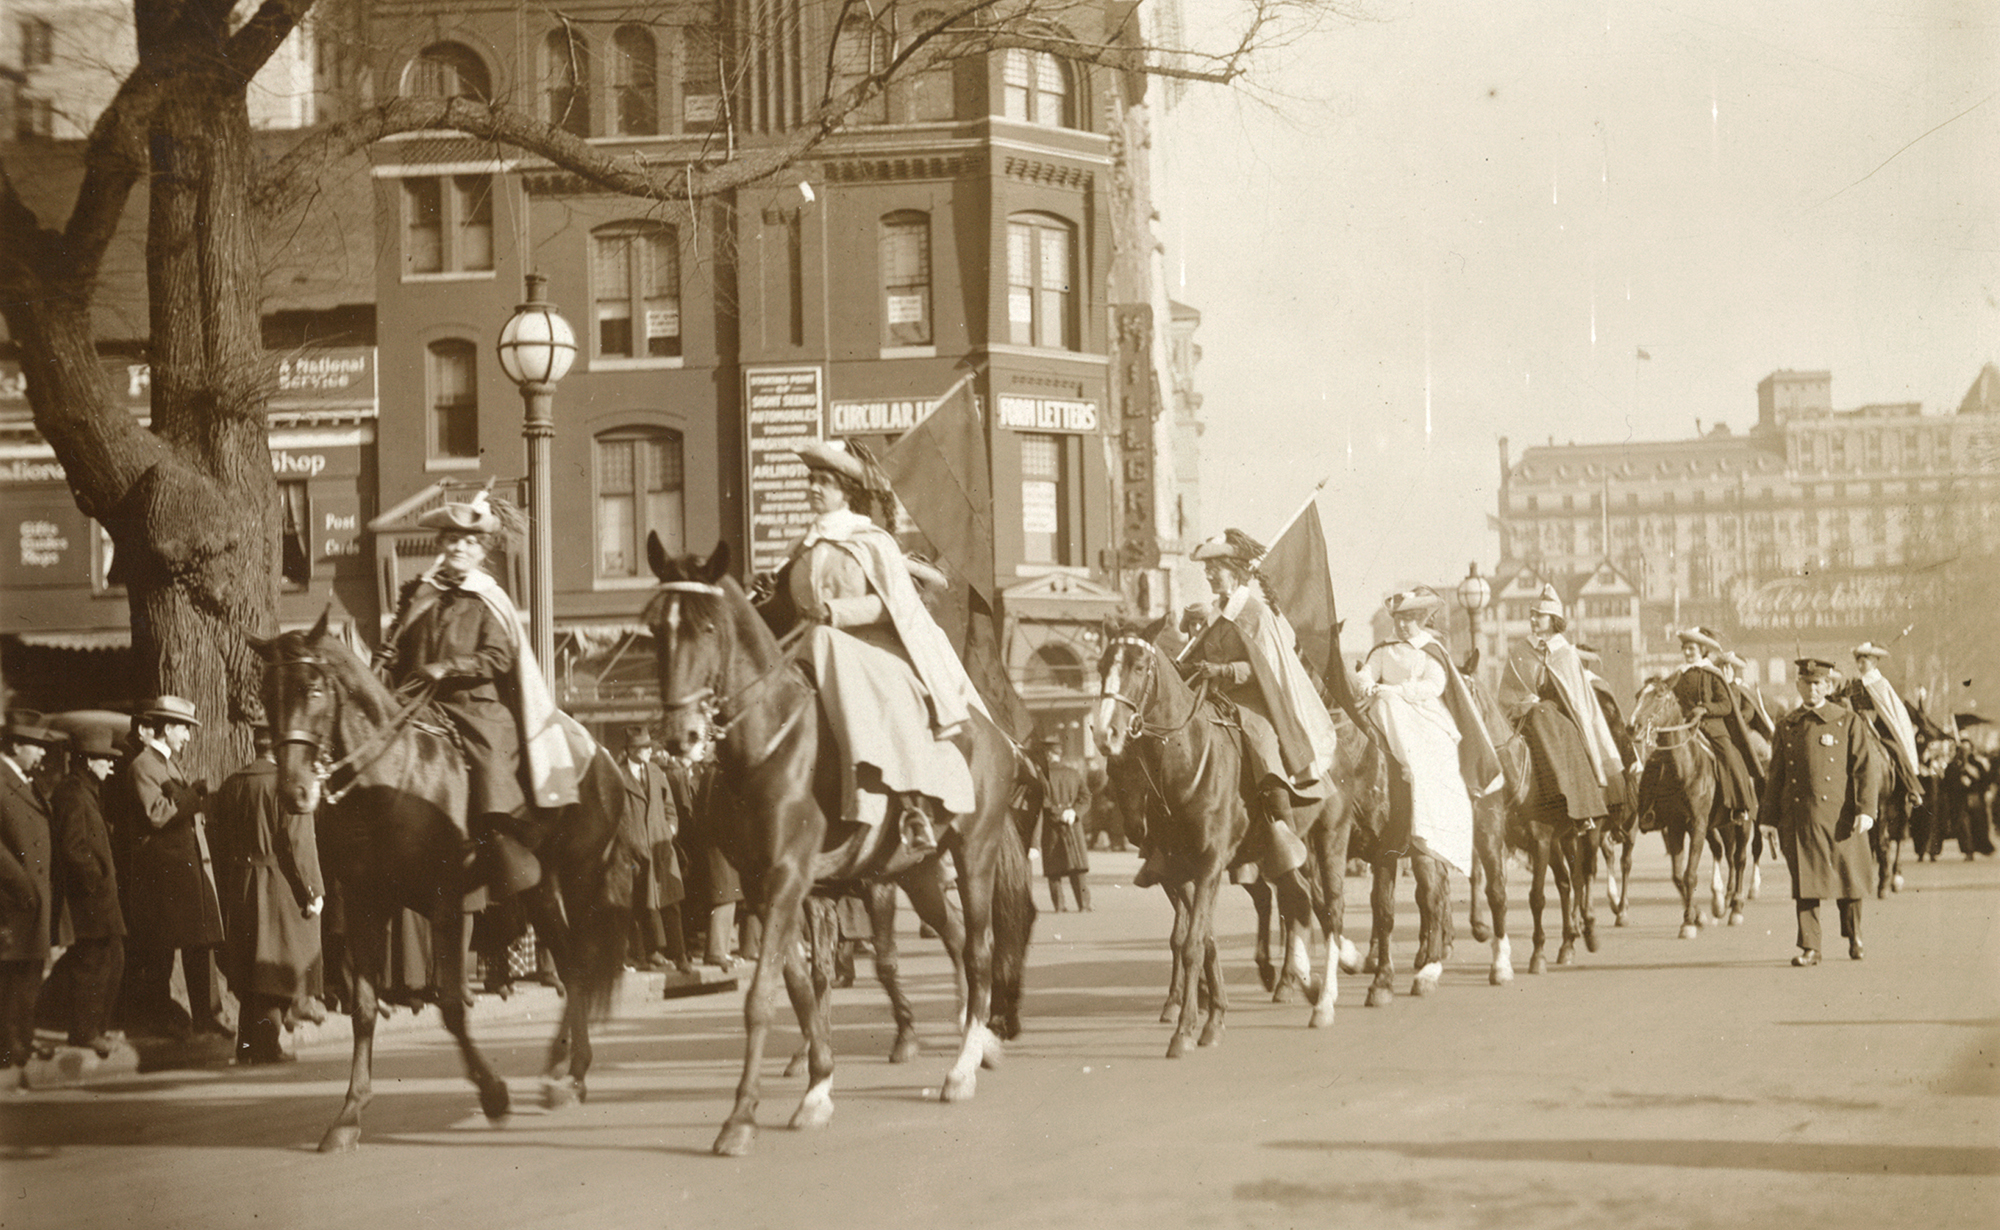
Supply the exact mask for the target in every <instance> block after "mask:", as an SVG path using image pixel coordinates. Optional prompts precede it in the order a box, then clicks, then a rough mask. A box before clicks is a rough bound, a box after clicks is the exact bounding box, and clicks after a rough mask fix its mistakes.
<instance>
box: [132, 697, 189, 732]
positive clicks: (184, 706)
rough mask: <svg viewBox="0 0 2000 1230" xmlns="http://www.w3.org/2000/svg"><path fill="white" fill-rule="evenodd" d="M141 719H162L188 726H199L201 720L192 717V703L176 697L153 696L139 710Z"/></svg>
mask: <svg viewBox="0 0 2000 1230" xmlns="http://www.w3.org/2000/svg"><path fill="white" fill-rule="evenodd" d="M139 716H140V717H141V718H164V719H165V720H167V721H169V722H182V723H185V724H187V725H189V726H199V725H201V719H200V718H198V717H196V716H195V715H194V702H193V701H191V700H183V699H182V698H180V697H178V696H155V697H154V698H153V699H151V700H149V701H147V702H146V704H145V706H144V707H143V708H141V709H140V710H139Z"/></svg>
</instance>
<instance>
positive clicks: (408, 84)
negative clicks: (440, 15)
mask: <svg viewBox="0 0 2000 1230" xmlns="http://www.w3.org/2000/svg"><path fill="white" fill-rule="evenodd" d="M403 94H404V96H405V97H412V98H472V99H477V100H478V101H480V102H486V101H488V100H490V99H491V98H492V97H493V78H492V76H491V75H490V74H488V73H487V71H486V61H484V60H482V59H480V58H479V53H478V52H476V51H474V50H473V49H472V48H470V47H467V46H466V45H465V44H464V43H432V44H431V45H430V46H428V47H426V48H424V49H423V50H422V51H420V52H418V53H417V58H416V59H414V60H412V61H410V67H409V68H408V69H407V70H405V71H404V73H403Z"/></svg>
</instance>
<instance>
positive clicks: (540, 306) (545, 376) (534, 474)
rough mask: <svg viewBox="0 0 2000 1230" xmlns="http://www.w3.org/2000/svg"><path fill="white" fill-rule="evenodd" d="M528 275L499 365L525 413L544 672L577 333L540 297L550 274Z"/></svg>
mask: <svg viewBox="0 0 2000 1230" xmlns="http://www.w3.org/2000/svg"><path fill="white" fill-rule="evenodd" d="M526 281H527V284H528V285H527V301H526V302H524V303H522V304H521V305H520V306H519V307H516V308H515V309H514V315H513V317H512V318H511V319H509V320H508V321H507V323H506V324H505V325H503V326H501V329H500V343H499V350H500V370H502V371H504V372H506V373H507V379H509V380H512V381H513V382H514V383H515V384H517V385H519V386H520V388H521V405H522V408H523V410H524V411H525V415H526V417H525V421H524V422H523V423H522V425H521V438H522V439H524V440H526V441H527V443H528V623H529V624H530V626H531V631H532V632H533V633H534V637H535V656H536V657H537V658H539V659H541V667H542V670H543V671H544V672H547V671H551V670H553V669H554V668H555V667H554V663H555V656H556V610H555V608H556V586H555V577H554V575H553V574H551V572H550V571H549V566H550V563H551V560H552V557H553V556H554V554H555V539H554V536H553V534H552V532H551V529H550V525H549V517H550V513H549V502H550V501H549V477H550V476H549V468H550V465H551V463H552V458H551V455H550V453H551V450H552V448H553V447H554V442H555V434H556V421H555V398H556V382H557V381H558V380H561V379H562V378H563V377H564V376H565V375H567V374H568V373H569V365H570V364H571V363H573V362H575V361H576V334H575V332H573V331H572V330H571V329H570V327H569V322H568V321H567V320H564V319H563V318H562V317H561V316H560V315H558V314H557V312H556V309H555V306H554V305H553V304H551V303H550V302H549V301H548V300H547V299H545V298H543V297H542V287H543V286H544V285H545V284H546V283H547V281H548V279H547V278H544V277H543V276H542V275H541V274H539V273H531V274H529V275H528V276H527V278H526Z"/></svg>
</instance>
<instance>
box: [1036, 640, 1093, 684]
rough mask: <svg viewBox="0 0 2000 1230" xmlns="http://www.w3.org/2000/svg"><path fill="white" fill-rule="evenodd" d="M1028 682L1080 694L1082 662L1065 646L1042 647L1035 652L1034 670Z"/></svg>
mask: <svg viewBox="0 0 2000 1230" xmlns="http://www.w3.org/2000/svg"><path fill="white" fill-rule="evenodd" d="M1030 682H1032V683H1039V684H1042V685H1044V686H1047V685H1049V684H1054V685H1055V686H1056V687H1059V688H1068V689H1070V690H1071V691H1076V692H1081V691H1083V689H1084V682H1083V662H1082V661H1081V660H1080V659H1079V658H1078V657H1077V656H1076V652H1075V651H1074V650H1072V649H1070V648H1069V647H1068V646H1067V645H1042V646H1039V647H1037V648H1036V650H1035V670H1034V671H1033V673H1032V675H1031V677H1030Z"/></svg>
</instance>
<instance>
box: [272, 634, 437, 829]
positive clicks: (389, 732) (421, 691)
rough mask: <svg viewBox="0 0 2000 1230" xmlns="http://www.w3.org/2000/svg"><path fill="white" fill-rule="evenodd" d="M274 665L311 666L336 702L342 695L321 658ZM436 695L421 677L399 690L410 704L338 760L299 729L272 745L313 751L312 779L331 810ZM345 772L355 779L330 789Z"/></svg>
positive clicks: (315, 736) (275, 737) (278, 735)
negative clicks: (330, 691)
mask: <svg viewBox="0 0 2000 1230" xmlns="http://www.w3.org/2000/svg"><path fill="white" fill-rule="evenodd" d="M272 665H273V666H309V667H311V668H312V669H313V672H314V673H315V674H317V675H318V676H319V677H320V679H321V681H323V682H324V683H326V684H327V686H328V687H329V688H331V689H332V690H333V693H334V695H335V697H336V701H337V699H338V697H339V696H340V695H341V691H340V688H339V687H338V681H337V680H336V679H334V677H333V676H332V675H331V674H330V673H329V672H328V671H327V669H326V663H325V662H324V661H323V660H322V659H320V658H318V657H314V656H311V655H307V656H304V657H296V658H284V659H281V660H279V661H276V662H273V663H272ZM436 693H437V683H436V681H435V680H430V679H424V678H421V677H419V678H416V679H413V680H411V681H410V683H409V684H406V685H405V686H404V687H403V688H401V689H398V693H397V694H398V695H408V696H409V698H410V699H409V702H408V703H407V704H405V705H403V706H402V707H401V708H399V709H398V710H397V711H396V712H395V713H394V714H392V715H390V718H389V720H388V722H387V723H386V724H384V726H383V727H382V728H381V729H380V730H378V731H377V732H376V733H375V734H374V735H372V736H370V737H369V738H367V739H364V740H362V742H361V744H360V746H358V747H356V748H354V749H353V750H352V751H350V752H348V753H347V754H346V755H345V756H342V757H340V758H339V759H338V760H328V759H327V750H326V747H325V745H324V744H323V743H321V742H320V737H319V733H318V732H317V731H312V730H299V729H289V730H282V731H274V732H273V733H272V739H271V742H272V744H273V745H274V746H279V747H282V746H283V745H285V744H287V743H300V744H304V745H305V746H307V747H309V748H311V749H312V750H313V752H314V753H315V755H314V759H313V775H314V776H316V777H317V778H319V781H320V798H321V802H322V803H323V804H325V805H328V806H331V805H334V804H338V803H339V802H340V801H341V800H342V799H345V798H346V797H347V796H348V795H349V794H351V793H352V792H353V791H354V788H355V787H356V786H358V785H360V784H361V777H362V775H363V774H364V773H366V772H367V771H368V770H369V769H370V768H372V767H374V765H375V762H376V761H378V760H380V759H382V757H383V756H385V755H387V754H388V751H389V748H390V747H391V746H392V745H393V744H394V743H395V741H396V739H397V737H398V736H400V735H401V734H402V733H403V731H404V729H405V728H406V727H408V726H409V724H410V723H411V721H413V720H414V719H415V718H416V715H417V714H418V713H419V712H421V711H422V710H423V709H424V708H425V707H426V706H428V705H429V704H430V703H431V698H432V697H433V696H435V695H436ZM336 725H337V723H336ZM342 770H351V771H352V773H353V777H352V778H351V779H350V780H349V781H348V783H347V784H346V785H345V786H342V787H340V788H339V789H331V788H329V787H328V785H327V783H329V782H330V781H332V780H333V775H334V774H336V773H339V772H341V771H342Z"/></svg>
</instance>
